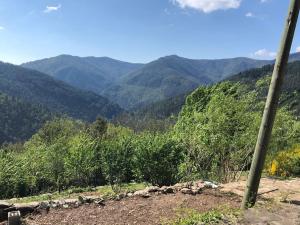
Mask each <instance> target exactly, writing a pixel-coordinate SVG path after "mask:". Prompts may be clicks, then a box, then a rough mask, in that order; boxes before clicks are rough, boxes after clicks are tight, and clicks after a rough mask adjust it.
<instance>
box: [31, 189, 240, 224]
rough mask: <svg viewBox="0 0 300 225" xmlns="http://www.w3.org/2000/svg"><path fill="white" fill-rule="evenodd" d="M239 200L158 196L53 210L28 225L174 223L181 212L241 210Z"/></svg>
mask: <svg viewBox="0 0 300 225" xmlns="http://www.w3.org/2000/svg"><path fill="white" fill-rule="evenodd" d="M240 202H241V200H240V198H239V197H238V196H236V195H226V194H222V193H220V192H219V191H217V190H216V191H214V190H207V191H205V192H204V193H202V194H199V195H196V196H193V195H184V194H181V193H177V194H168V195H158V196H152V197H150V198H147V199H145V198H142V197H132V198H127V199H123V200H121V201H109V202H107V203H106V205H105V206H103V207H99V206H95V205H86V206H82V207H79V208H75V209H62V210H50V212H49V213H48V214H47V215H36V216H30V217H28V218H27V219H26V222H27V224H28V225H96V224H97V225H98V224H102V225H113V224H114V225H117V224H118V225H121V224H122V225H125V224H137V225H150V224H161V223H162V222H164V221H166V220H170V219H175V218H176V217H177V216H178V213H179V212H180V211H182V210H181V209H194V210H197V211H199V212H206V211H209V210H211V209H214V208H218V207H220V206H229V207H234V208H238V207H239V206H240Z"/></svg>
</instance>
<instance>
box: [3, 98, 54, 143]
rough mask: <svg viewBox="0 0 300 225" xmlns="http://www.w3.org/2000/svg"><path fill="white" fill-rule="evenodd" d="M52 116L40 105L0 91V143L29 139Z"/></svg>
mask: <svg viewBox="0 0 300 225" xmlns="http://www.w3.org/2000/svg"><path fill="white" fill-rule="evenodd" d="M53 116H54V114H53V113H51V112H50V111H49V110H48V109H46V108H44V107H42V106H40V105H33V104H30V103H26V102H24V101H22V100H20V99H18V98H15V97H10V96H7V95H5V94H2V93H0V127H1V129H0V145H1V144H2V143H4V142H17V141H24V140H26V139H29V138H30V137H31V136H32V135H33V134H34V133H35V132H37V130H38V129H40V128H41V127H42V125H43V124H44V123H45V122H46V121H47V120H49V119H51V118H52V117H53Z"/></svg>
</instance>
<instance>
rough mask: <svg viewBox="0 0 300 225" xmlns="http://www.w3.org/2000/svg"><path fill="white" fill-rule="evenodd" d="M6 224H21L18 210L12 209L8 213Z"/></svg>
mask: <svg viewBox="0 0 300 225" xmlns="http://www.w3.org/2000/svg"><path fill="white" fill-rule="evenodd" d="M8 225H21V213H20V211H13V212H9V213H8Z"/></svg>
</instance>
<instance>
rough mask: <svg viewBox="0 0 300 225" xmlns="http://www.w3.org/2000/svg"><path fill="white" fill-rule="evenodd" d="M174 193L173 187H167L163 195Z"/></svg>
mask: <svg viewBox="0 0 300 225" xmlns="http://www.w3.org/2000/svg"><path fill="white" fill-rule="evenodd" d="M174 192H175V190H174V188H173V187H167V188H166V190H165V193H166V194H172V193H174Z"/></svg>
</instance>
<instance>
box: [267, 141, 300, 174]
mask: <svg viewBox="0 0 300 225" xmlns="http://www.w3.org/2000/svg"><path fill="white" fill-rule="evenodd" d="M267 172H268V174H269V175H271V176H280V177H291V176H300V146H297V147H295V148H292V149H290V150H285V151H280V152H278V153H277V154H275V155H274V156H273V157H272V158H271V160H270V159H269V163H267Z"/></svg>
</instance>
